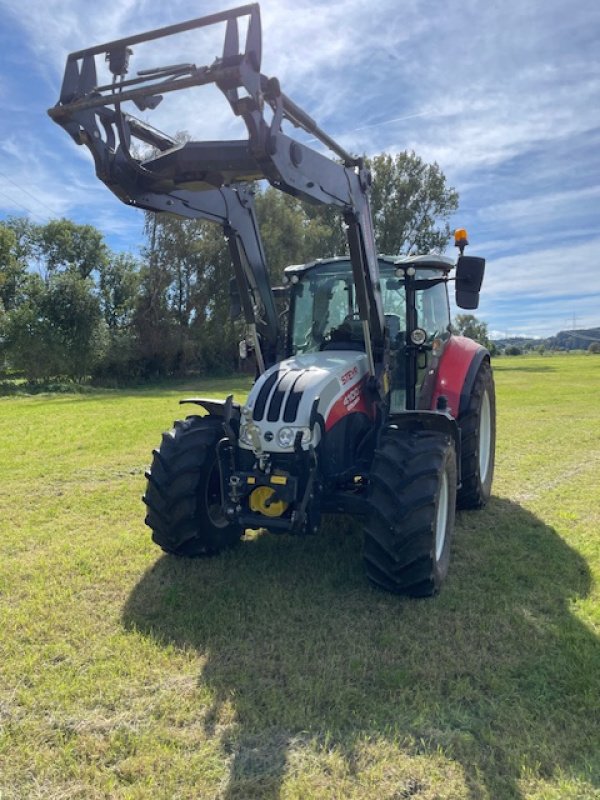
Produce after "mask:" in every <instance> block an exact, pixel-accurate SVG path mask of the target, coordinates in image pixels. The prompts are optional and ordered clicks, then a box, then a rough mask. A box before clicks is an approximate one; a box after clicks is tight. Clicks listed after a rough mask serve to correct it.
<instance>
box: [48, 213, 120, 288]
mask: <svg viewBox="0 0 600 800" xmlns="http://www.w3.org/2000/svg"><path fill="white" fill-rule="evenodd" d="M37 248H38V254H39V257H40V259H41V261H42V262H43V264H44V265H45V267H46V270H47V271H48V272H53V271H58V270H61V269H62V270H72V271H75V272H77V273H78V274H79V275H80V277H82V278H88V277H89V276H90V275H91V273H92V272H93V271H94V270H101V269H102V268H103V267H104V266H105V264H106V261H107V259H108V248H107V247H106V244H105V243H104V239H103V236H102V234H101V233H100V231H99V230H97V228H94V227H93V226H92V225H77V224H76V223H74V222H71V220H68V219H59V220H52V221H51V222H49V223H48V224H47V225H43V226H41V227H40V228H39V229H38V231H37Z"/></svg>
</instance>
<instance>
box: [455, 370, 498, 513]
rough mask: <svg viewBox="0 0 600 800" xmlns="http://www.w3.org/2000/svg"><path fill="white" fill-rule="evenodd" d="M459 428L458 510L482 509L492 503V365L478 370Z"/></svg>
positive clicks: (493, 452) (493, 425) (493, 402)
mask: <svg viewBox="0 0 600 800" xmlns="http://www.w3.org/2000/svg"><path fill="white" fill-rule="evenodd" d="M458 424H459V427H460V435H461V460H460V466H461V487H460V489H459V490H458V495H457V504H458V507H459V508H481V507H482V506H484V505H485V504H486V503H487V501H488V500H489V499H490V495H491V493H492V480H493V478H494V460H495V455H496V394H495V389H494V379H493V376H492V368H491V367H490V364H489V361H484V362H483V363H482V365H481V366H480V367H479V371H478V373H477V377H476V378H475V383H474V384H473V389H472V391H471V396H470V398H469V403H468V405H467V409H466V411H465V412H464V413H463V414H461V416H460V418H459V420H458Z"/></svg>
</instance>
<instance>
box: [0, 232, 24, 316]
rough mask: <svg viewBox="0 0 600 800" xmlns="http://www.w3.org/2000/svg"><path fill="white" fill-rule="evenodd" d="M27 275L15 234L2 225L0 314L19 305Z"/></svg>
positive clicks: (0, 234) (0, 244)
mask: <svg viewBox="0 0 600 800" xmlns="http://www.w3.org/2000/svg"><path fill="white" fill-rule="evenodd" d="M26 274H27V264H26V263H25V261H24V260H23V259H22V258H20V257H19V250H18V242H17V236H16V234H15V232H14V231H13V230H12V229H11V228H10V227H8V226H6V225H4V224H0V312H2V311H10V309H11V308H14V307H15V305H16V304H18V302H19V298H20V294H21V290H22V287H23V284H24V281H25V276H26Z"/></svg>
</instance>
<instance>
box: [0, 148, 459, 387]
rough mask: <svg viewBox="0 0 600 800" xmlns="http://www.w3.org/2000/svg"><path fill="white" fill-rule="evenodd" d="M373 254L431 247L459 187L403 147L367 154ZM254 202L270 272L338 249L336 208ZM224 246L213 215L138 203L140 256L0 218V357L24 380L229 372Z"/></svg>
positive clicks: (53, 225) (442, 234) (259, 196)
mask: <svg viewBox="0 0 600 800" xmlns="http://www.w3.org/2000/svg"><path fill="white" fill-rule="evenodd" d="M369 165H370V167H371V169H372V172H373V189H372V195H371V204H372V211H373V221H374V226H375V238H376V241H377V246H378V250H379V252H380V253H385V254H387V255H395V254H404V253H408V252H412V251H419V252H430V251H441V250H443V248H444V247H445V245H446V244H447V242H448V239H449V237H450V229H449V225H448V219H449V217H450V216H451V215H452V214H453V213H454V212H455V211H456V209H457V207H458V194H457V193H456V191H455V190H454V189H452V188H451V187H449V186H448V185H447V182H446V178H445V176H444V174H443V173H442V171H441V170H440V168H439V166H438V165H437V164H427V163H425V162H424V161H423V160H422V159H421V158H420V157H419V156H417V155H416V154H415V153H412V152H403V153H399V154H397V155H395V156H392V155H389V154H386V153H383V154H381V155H379V156H376V157H374V158H373V159H372V160H371V161H370V164H369ZM255 199H256V209H257V215H258V219H259V224H260V228H261V235H262V238H263V244H264V248H265V253H266V258H267V264H268V267H269V270H270V274H271V277H272V281H273V284H274V285H276V284H277V283H278V282H279V281H280V279H281V274H282V270H283V268H284V267H286V266H287V265H288V264H294V263H303V262H306V261H310V260H312V259H315V258H324V257H328V256H333V255H344V254H345V253H346V237H345V233H344V230H343V227H342V220H341V216H340V215H339V214H338V212H336V210H335V209H333V208H330V207H320V206H311V205H308V204H306V203H303V202H301V201H299V200H298V199H296V198H294V197H291V196H289V195H286V194H284V193H282V192H279V191H277V190H275V189H273V188H271V187H269V188H267V189H262V188H261V187H260V186H257V187H256V197H255ZM231 277H232V269H231V264H230V258H229V250H228V248H227V245H226V243H225V241H224V238H223V235H222V231H221V229H220V228H219V227H218V226H215V225H211V224H209V223H204V222H200V221H190V220H182V219H178V218H174V217H171V216H168V215H164V214H152V213H147V214H146V217H145V225H144V245H143V247H142V248H141V250H140V253H139V254H138V255H135V256H134V255H131V254H129V253H115V252H113V251H111V250H110V248H109V247H108V246H107V244H106V242H105V241H104V237H103V235H102V233H101V232H100V231H99V230H98V229H96V228H95V227H93V226H91V225H79V224H77V223H75V222H73V221H72V220H69V219H59V220H52V221H50V222H48V223H47V224H44V225H38V224H35V223H33V222H32V221H31V220H29V219H25V218H9V219H7V220H5V221H4V222H1V223H0V368H3V369H4V370H5V371H6V370H11V371H13V372H16V373H21V374H22V375H24V376H25V377H26V378H27V379H29V380H32V381H33V380H48V379H51V378H67V379H71V380H78V381H82V380H84V379H88V378H90V377H91V378H94V379H96V380H99V381H124V380H128V379H132V378H137V379H156V378H160V377H165V376H169V375H185V374H191V373H213V374H214V373H217V372H219V371H230V370H231V369H232V368H234V367H235V366H236V364H237V343H238V340H239V338H240V336H241V334H242V331H241V329H240V327H239V324H240V323H236V322H234V321H232V320H231V319H230V318H229V280H230V278H231Z"/></svg>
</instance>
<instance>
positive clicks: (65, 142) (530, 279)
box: [0, 0, 600, 335]
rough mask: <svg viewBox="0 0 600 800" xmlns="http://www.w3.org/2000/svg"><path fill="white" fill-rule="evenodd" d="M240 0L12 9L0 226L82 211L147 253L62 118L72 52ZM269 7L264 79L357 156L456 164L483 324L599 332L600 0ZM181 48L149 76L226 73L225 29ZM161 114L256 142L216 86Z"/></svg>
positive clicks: (34, 2)
mask: <svg viewBox="0 0 600 800" xmlns="http://www.w3.org/2000/svg"><path fill="white" fill-rule="evenodd" d="M238 4H239V3H238ZM233 5H235V3H231V2H223V1H222V0H212V1H211V2H209V0H203V2H193V3H192V2H189V0H188V1H187V2H186V1H184V0H170V2H169V3H165V2H160V3H159V2H156V1H155V0H118V2H114V3H109V4H106V3H98V4H91V3H87V2H84V1H83V0H43V1H42V0H26V2H24V3H22V4H18V3H15V2H14V0H0V12H1V13H2V28H1V29H0V48H1V52H2V61H1V63H2V68H1V70H0V108H1V109H2V114H1V116H0V218H2V217H5V216H8V215H17V216H18V215H30V216H31V217H32V219H33V220H35V221H36V222H44V221H47V220H48V219H50V218H54V217H57V216H67V217H69V218H71V219H73V220H75V221H76V222H79V223H92V224H94V225H96V226H97V227H98V228H100V230H102V232H103V233H104V235H105V236H106V239H107V241H108V242H109V244H110V246H111V247H113V248H114V249H117V250H129V251H131V252H133V253H136V252H137V249H138V248H139V246H140V244H141V242H142V224H143V218H142V214H141V212H139V211H136V210H134V209H131V208H128V207H126V206H124V205H121V204H120V203H119V201H118V200H117V199H116V198H115V197H113V195H112V194H111V193H110V192H109V191H108V190H107V189H106V188H105V187H104V185H103V184H101V183H100V182H99V181H98V180H97V179H96V178H95V176H94V173H93V168H92V164H91V160H90V158H89V157H88V155H87V153H86V151H85V149H84V148H81V147H77V146H76V145H75V144H74V143H73V142H72V141H71V139H70V138H69V137H68V136H67V135H66V134H65V133H64V131H63V130H62V129H60V128H59V127H58V126H57V125H55V124H54V123H52V122H51V120H50V119H49V117H47V115H46V109H47V108H48V107H49V106H51V105H54V103H55V102H56V101H57V99H58V93H59V89H60V84H61V80H62V74H63V69H64V62H65V58H66V55H67V53H68V52H70V51H72V50H77V49H81V48H83V47H87V46H91V45H93V44H97V43H101V42H104V41H109V40H111V39H114V38H118V37H120V36H124V35H128V34H132V33H138V32H140V31H143V30H148V29H150V28H154V27H159V26H162V25H167V24H171V23H173V22H179V21H182V20H185V19H189V18H191V17H195V16H199V15H202V14H205V13H206V14H208V13H212V12H214V11H219V10H221V9H224V8H229V7H232V6H233ZM261 13H262V23H263V63H262V70H263V72H265V73H266V74H267V75H276V76H277V77H278V78H279V79H280V81H281V84H282V87H283V89H284V91H285V92H286V93H287V94H288V95H290V96H291V97H292V98H293V99H294V100H295V101H296V102H297V103H299V105H301V106H302V107H304V108H305V109H306V111H308V113H310V114H311V116H313V118H315V119H316V120H317V121H318V123H319V124H320V125H321V127H323V128H324V129H325V130H327V131H328V132H329V133H330V134H331V135H333V136H334V138H336V139H338V140H339V141H340V142H341V143H342V144H344V145H345V146H346V147H347V149H349V150H352V151H355V152H366V153H367V154H370V155H374V154H376V153H378V152H382V151H384V150H385V151H388V152H392V153H394V152H398V151H400V150H404V149H414V150H415V151H416V152H417V153H418V154H419V155H420V156H422V157H423V158H424V159H426V160H427V161H437V163H438V164H439V165H440V166H441V168H442V169H443V171H444V172H445V174H446V176H447V178H448V181H449V183H450V184H451V185H452V186H454V187H455V188H456V189H457V190H458V192H459V194H460V198H461V202H460V210H459V213H458V214H457V216H456V218H455V219H454V220H453V221H452V224H453V225H456V226H461V227H463V226H464V227H466V228H467V230H468V231H469V238H470V241H471V247H470V252H471V253H472V254H473V255H482V256H485V257H486V259H487V262H488V268H487V272H486V279H485V282H484V290H483V293H482V301H481V305H480V309H479V311H478V312H477V314H478V316H480V317H481V318H482V319H484V320H486V322H487V323H488V325H489V328H490V330H491V331H492V332H493V333H494V334H495V335H504V334H509V335H549V334H552V333H554V332H556V331H557V330H559V329H563V328H571V327H573V322H575V325H576V327H588V326H592V325H600V46H599V45H600V4H599V3H598V2H596V1H595V0H594V1H592V0H576V1H575V2H571V3H566V2H564V1H563V2H558V0H504V1H503V2H502V3H500V2H495V1H494V2H489V1H488V2H484V0H465V1H464V2H458V0H405V1H404V2H402V3H398V2H397V1H395V0H372V2H370V3H368V4H367V3H365V2H364V0H340V2H335V0H333V1H332V2H327V3H325V2H320V0H264V1H263V2H262V3H261ZM215 33H216V32H215ZM167 41H168V44H167V45H166V46H165V45H163V44H161V45H160V49H159V51H158V52H157V51H156V50H155V51H154V53H156V56H154V55H153V56H152V58H153V59H154V60H152V59H151V60H150V62H149V64H144V66H148V65H149V66H160V65H163V64H168V63H180V62H182V61H186V60H190V61H194V62H195V63H196V64H204V63H210V62H211V61H212V60H213V58H214V56H215V55H217V53H218V51H219V49H220V39H217V38H214V37H211V35H210V34H206V35H205V38H196V39H193V38H184V40H183V41H182V42H179V43H178V41H177V39H172V40H167ZM173 48H174V49H173ZM140 53H141V50H140ZM136 68H139V67H138V65H137V64H136ZM163 106H164V107H163ZM136 113H138V112H136ZM140 116H142V115H140ZM144 118H146V119H147V120H148V121H149V122H150V123H151V124H153V125H154V126H155V127H158V128H161V129H162V130H165V131H168V132H171V133H172V132H174V131H176V130H187V131H189V132H190V133H191V134H192V135H193V137H194V138H206V139H211V138H221V137H224V138H236V137H237V136H239V135H243V130H241V129H240V128H239V127H238V126H237V125H236V121H235V120H233V119H232V116H231V113H230V111H229V108H228V106H226V104H225V103H224V101H221V99H220V97H219V96H218V93H217V92H216V91H214V92H213V93H212V94H211V90H207V89H197V90H195V91H193V92H181V93H178V94H177V95H173V96H171V98H170V99H169V103H163V104H162V105H161V106H160V107H159V108H158V109H157V111H156V112H154V113H153V114H149V115H148V116H146V117H144Z"/></svg>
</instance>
